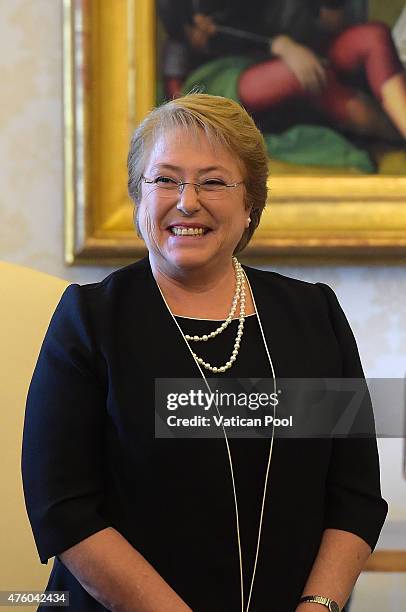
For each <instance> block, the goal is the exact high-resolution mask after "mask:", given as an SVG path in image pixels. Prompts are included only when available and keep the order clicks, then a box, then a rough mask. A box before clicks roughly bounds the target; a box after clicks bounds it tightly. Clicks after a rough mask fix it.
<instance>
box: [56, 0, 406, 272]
mask: <svg viewBox="0 0 406 612" xmlns="http://www.w3.org/2000/svg"><path fill="white" fill-rule="evenodd" d="M64 7H65V9H64V10H65V13H64V15H65V16H64V19H65V21H64V63H65V71H64V74H65V76H64V92H65V177H66V182H65V184H66V190H65V202H66V205H65V218H66V241H65V243H66V261H67V262H68V263H70V264H78V263H81V262H82V263H97V264H100V263H102V262H103V263H106V264H116V263H124V262H127V261H132V260H134V259H135V258H137V257H139V256H142V255H144V254H145V248H144V245H143V243H142V241H141V240H140V239H139V238H137V236H136V233H135V231H134V225H133V206H132V203H131V202H130V200H129V197H128V195H127V176H126V156H127V150H128V144H129V140H130V137H131V133H132V131H133V130H134V128H135V127H136V125H137V124H138V123H139V121H141V120H142V118H143V117H144V116H145V114H146V113H147V112H148V111H149V110H150V109H151V108H152V107H153V106H155V105H156V104H158V103H160V102H162V101H164V100H166V99H170V98H172V97H174V96H177V95H179V94H180V93H182V92H188V91H191V90H196V89H198V90H200V91H205V92H207V93H214V94H217V95H226V96H228V97H232V98H235V99H237V100H239V101H240V102H241V103H243V104H245V106H246V108H247V109H248V110H249V112H250V113H251V114H252V116H253V117H254V119H255V120H256V122H257V124H258V126H259V127H260V128H261V130H262V131H263V133H264V136H265V140H266V144H267V147H268V151H269V168H270V178H269V202H268V204H269V206H267V207H266V209H265V212H264V214H263V217H262V220H261V224H260V227H259V228H258V230H257V232H256V234H255V236H254V238H253V240H252V242H251V243H250V245H249V246H248V248H247V249H246V251H245V252H244V257H243V259H245V260H246V261H255V262H262V263H266V262H269V261H270V260H272V261H274V262H275V261H284V262H288V261H289V262H295V263H306V262H308V261H311V262H312V263H314V262H316V261H317V262H329V263H331V262H336V261H340V262H345V261H354V260H357V261H360V260H368V261H376V262H383V261H386V262H391V261H392V262H404V261H405V260H406V153H405V151H406V149H405V146H404V144H405V135H406V117H405V113H406V91H404V89H405V85H404V82H405V81H404V63H403V62H405V60H406V10H405V7H404V2H403V1H400V0H391V2H387V3H382V2H378V1H377V0H368V1H366V0H345V1H342V0H325V2H323V3H322V2H316V1H315V0H308V1H307V2H303V1H300V2H299V1H298V0H284V1H283V2H282V1H281V0H273V1H272V2H269V1H265V0H251V1H250V2H249V3H246V2H243V1H242V0H236V1H235V2H231V0H179V1H177V2H170V1H169V0H142V1H141V0H64ZM361 34H362V35H361ZM281 43H282V44H281ZM282 55H283V58H284V59H283V60H282V59H281V58H282Z"/></svg>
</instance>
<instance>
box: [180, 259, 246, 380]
mask: <svg viewBox="0 0 406 612" xmlns="http://www.w3.org/2000/svg"><path fill="white" fill-rule="evenodd" d="M233 264H234V270H235V279H236V287H235V293H234V297H233V301H232V304H231V310H230V312H229V314H228V317H227V319H226V320H225V321H224V322H223V323H222V324H221V325H220V326H219V327H218V328H217V329H215V330H214V331H212V332H211V333H210V334H203V336H189V334H185V338H186V340H189V341H192V342H200V341H202V340H203V341H204V342H207V340H210V339H211V338H215V337H216V336H217V335H218V334H221V333H222V332H223V331H224V330H225V329H226V327H228V326H229V325H230V323H231V321H232V319H233V316H234V313H235V311H236V308H237V303H238V300H239V299H240V298H241V299H240V315H239V317H238V319H239V323H238V329H237V334H236V337H235V341H234V346H233V350H232V352H231V355H230V358H229V360H228V361H227V362H226V363H225V364H224V365H222V366H212V365H211V364H210V363H208V362H207V361H204V359H202V358H201V357H199V356H198V355H196V353H194V352H193V351H192V355H193V357H194V358H195V359H196V361H197V362H198V363H199V364H200V365H202V366H203V367H204V368H206V370H210V371H211V372H214V373H215V374H216V373H217V372H225V371H226V370H228V369H229V368H231V366H232V365H233V363H234V361H235V360H236V359H237V355H238V351H239V350H240V343H241V338H242V335H243V333H244V323H245V275H244V271H243V269H242V267H241V264H240V262H239V261H238V259H237V258H236V257H233Z"/></svg>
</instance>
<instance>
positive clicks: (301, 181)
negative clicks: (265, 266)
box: [64, 0, 406, 265]
mask: <svg viewBox="0 0 406 612" xmlns="http://www.w3.org/2000/svg"><path fill="white" fill-rule="evenodd" d="M155 39H156V14H155V5H154V0H64V105H65V259H66V262H67V263H68V264H80V263H86V264H88V263H95V264H98V265H104V264H106V265H120V264H124V263H126V262H128V261H134V259H137V258H138V257H141V256H143V255H144V254H145V248H144V245H143V242H142V241H141V240H140V239H139V238H137V236H136V233H135V230H134V226H133V207H132V204H131V201H130V199H129V197H128V195H127V174H126V158H127V150H128V144H129V139H130V135H131V132H132V131H133V129H134V127H135V126H136V125H137V123H138V122H139V121H140V120H141V119H142V117H143V116H144V115H145V114H146V113H147V112H148V110H149V109H151V108H152V107H153V106H154V104H155V87H156V65H155V64H156V59H155V56H156V49H155V46H156V43H155ZM270 168H271V176H270V179H269V188H270V189H269V193H270V197H269V206H268V207H267V209H266V211H265V212H264V215H263V218H262V221H261V225H260V227H259V228H258V230H257V232H256V234H255V237H254V238H253V240H252V241H251V243H250V245H249V246H248V247H247V249H246V250H245V251H244V256H243V257H242V260H243V261H244V260H245V261H257V262H264V263H265V262H267V261H270V260H272V261H273V262H275V261H285V262H289V263H291V262H292V263H293V262H294V263H304V262H312V263H316V262H325V263H333V262H354V261H362V260H364V261H368V262H370V263H373V262H376V263H381V262H383V261H385V262H394V263H404V262H406V176H382V175H380V176H378V175H367V176H363V175H361V176H354V175H344V174H341V175H340V174H338V175H335V176H323V177H321V176H314V175H306V174H304V173H303V174H292V175H279V176H278V175H272V162H271V164H270Z"/></svg>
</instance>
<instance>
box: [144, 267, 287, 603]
mask: <svg viewBox="0 0 406 612" xmlns="http://www.w3.org/2000/svg"><path fill="white" fill-rule="evenodd" d="M237 263H238V264H239V262H237ZM234 265H235V262H234ZM239 265H240V267H241V270H242V273H243V276H244V281H245V282H246V283H247V285H248V288H249V291H250V294H251V297H252V302H253V304H254V309H255V312H256V314H257V319H258V324H259V328H260V331H261V336H262V341H263V343H264V347H265V352H266V354H267V357H268V361H269V365H270V368H271V372H272V379H273V387H274V393H276V377H275V370H274V367H273V363H272V359H271V356H270V354H269V350H268V346H267V343H266V340H265V334H264V330H263V327H262V323H261V318H260V316H259V312H258V309H257V305H256V303H255V298H254V293H253V291H252V288H251V285H250V282H249V279H248V277H247V275H246V273H245V270H243V268H242V266H241V264H239ZM155 282H156V281H155ZM156 284H157V287H158V289H159V292H160V294H161V296H162V299H163V301H164V303H165V305H166V307H167V309H168V311H169V313H170V315H171V317H172V319H173V321H174V322H175V325H176V326H177V328H178V330H179V332H180V334H181V336H182V338H183V340H184V342H185V343H186V346H187V347H188V349H189V351H190V353H191V356H192V357H193V359H194V361H195V363H196V365H197V367H198V368H199V370H200V374H201V376H202V378H203V380H204V382H205V385H206V387H207V389H208V391H209V393H211V394H212V397H214V395H213V392H212V390H211V387H210V385H209V383H208V382H207V379H206V376H205V375H204V372H203V370H202V368H201V364H200V363H199V361H198V358H197V356H196V355H195V354H194V353H193V351H192V349H191V348H190V345H189V343H188V340H187V337H186V334H184V333H183V331H182V329H181V327H180V325H179V323H178V321H177V320H176V317H175V315H174V314H173V312H172V311H171V309H170V308H169V305H168V303H167V301H166V299H165V296H164V294H163V293H162V290H161V288H160V286H159V284H158V283H157V282H156ZM218 371H220V370H218ZM215 406H216V410H217V414H218V416H219V417H220V416H221V415H220V411H219V409H218V405H217V402H215ZM275 417H276V404H275V405H274V413H273V425H272V437H271V443H270V445H269V456H268V463H267V467H266V474H265V482H264V491H263V495H262V504H261V514H260V518H259V525H258V538H257V546H256V551H255V561H254V569H253V572H252V578H251V585H250V592H249V595H248V601H247V607H246V608H245V607H244V574H243V562H242V550H241V538H240V522H239V513H238V500H237V493H236V487H235V479H234V469H233V461H232V457H231V452H230V445H229V442H228V437H227V433H226V430H225V427H224V425H223V424H222V425H221V426H222V429H223V434H224V439H225V442H226V447H227V454H228V460H229V464H230V473H231V480H232V485H233V495H234V506H235V518H236V527H237V542H238V557H239V563H240V588H241V612H249V606H250V603H251V596H252V590H253V586H254V579H255V573H256V569H257V561H258V553H259V544H260V539H261V533H262V521H263V515H264V507H265V498H266V489H267V484H268V475H269V468H270V465H271V459H272V450H273V442H274V432H275Z"/></svg>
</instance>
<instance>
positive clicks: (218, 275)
mask: <svg viewBox="0 0 406 612" xmlns="http://www.w3.org/2000/svg"><path fill="white" fill-rule="evenodd" d="M150 261H151V259H150ZM151 269H152V273H153V275H154V278H155V280H156V282H157V283H158V285H159V287H160V289H161V291H162V293H163V294H164V296H165V300H166V301H167V303H168V306H169V308H170V309H171V312H172V313H173V314H174V315H179V316H184V317H192V318H207V319H225V318H226V317H227V316H228V314H229V312H230V307H231V302H232V300H233V297H234V294H235V287H236V281H235V270H234V266H233V264H232V261H231V260H230V262H229V265H224V266H217V267H216V269H214V270H202V269H199V268H197V269H195V270H176V271H172V270H170V269H168V268H163V269H162V267H160V266H159V265H156V264H155V262H152V261H151ZM245 310H246V314H252V313H254V312H255V308H254V305H253V302H252V298H251V294H250V291H249V290H248V287H247V292H246V307H245ZM236 315H238V309H237V312H236Z"/></svg>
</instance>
